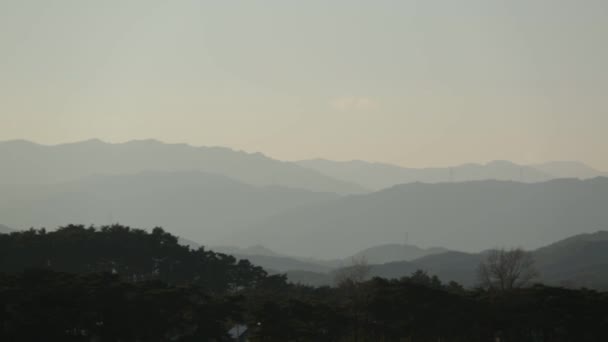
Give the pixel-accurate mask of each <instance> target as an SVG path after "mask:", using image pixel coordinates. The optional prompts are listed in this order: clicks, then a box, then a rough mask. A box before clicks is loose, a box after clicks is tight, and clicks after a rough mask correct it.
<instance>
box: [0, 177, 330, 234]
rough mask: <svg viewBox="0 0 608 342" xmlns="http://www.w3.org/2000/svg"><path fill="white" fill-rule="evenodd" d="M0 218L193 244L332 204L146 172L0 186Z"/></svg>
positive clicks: (321, 196) (318, 197) (306, 194)
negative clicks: (125, 229) (110, 227)
mask: <svg viewBox="0 0 608 342" xmlns="http://www.w3.org/2000/svg"><path fill="white" fill-rule="evenodd" d="M0 193H2V194H3V196H1V197H0V217H1V218H2V219H3V220H4V223H5V224H8V225H12V226H18V227H32V226H33V227H47V228H55V227H57V226H60V225H66V224H69V223H81V224H97V225H102V224H110V223H115V222H120V223H123V224H128V225H131V226H134V227H154V226H163V227H164V228H166V229H167V230H168V231H170V232H171V233H174V234H176V235H178V236H180V237H183V238H184V239H190V240H192V241H193V242H195V243H197V244H204V245H208V244H210V243H212V242H213V241H215V240H217V239H218V238H219V237H221V236H223V235H225V234H231V233H236V232H238V231H239V229H241V228H243V227H245V226H247V225H249V224H251V222H254V221H258V220H261V219H263V218H266V217H268V216H271V215H274V214H278V213H280V212H282V211H284V210H288V209H294V208H297V207H299V206H301V205H308V204H312V203H319V202H324V201H326V200H332V199H335V198H337V197H338V196H337V195H335V194H331V193H321V192H310V191H305V190H298V189H290V188H282V187H276V186H272V187H256V186H251V185H247V184H244V183H241V182H238V181H234V180H232V179H230V178H227V177H224V176H219V175H213V174H208V173H203V172H145V173H139V174H134V175H121V176H96V177H90V178H87V179H84V180H80V181H75V182H69V183H61V184H53V185H41V186H18V185H17V186H0Z"/></svg>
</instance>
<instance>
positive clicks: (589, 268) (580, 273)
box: [534, 231, 608, 289]
mask: <svg viewBox="0 0 608 342" xmlns="http://www.w3.org/2000/svg"><path fill="white" fill-rule="evenodd" d="M534 257H535V259H536V262H537V265H538V267H539V269H540V270H541V273H542V278H543V280H544V281H546V282H549V283H552V284H557V285H578V286H587V287H592V288H604V289H608V231H599V232H596V233H593V234H581V235H576V236H573V237H571V238H568V239H565V240H562V241H559V242H557V243H554V244H551V245H549V246H546V247H543V248H539V249H538V250H536V251H535V252H534Z"/></svg>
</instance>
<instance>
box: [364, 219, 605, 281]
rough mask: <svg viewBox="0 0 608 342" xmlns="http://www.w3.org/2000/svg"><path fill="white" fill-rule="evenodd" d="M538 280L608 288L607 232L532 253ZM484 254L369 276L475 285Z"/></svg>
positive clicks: (387, 267) (377, 269) (433, 258)
mask: <svg viewBox="0 0 608 342" xmlns="http://www.w3.org/2000/svg"><path fill="white" fill-rule="evenodd" d="M532 253H533V256H534V259H535V262H536V267H537V269H538V270H539V272H540V277H539V278H538V279H537V280H538V281H540V282H543V283H546V284H550V285H561V286H570V287H589V288H595V289H604V290H605V289H608V231H600V232H596V233H593V234H580V235H576V236H573V237H570V238H567V239H564V240H561V241H559V242H556V243H553V244H551V245H548V246H546V247H542V248H539V249H537V250H534V251H532ZM483 258H484V254H483V253H476V254H471V253H462V252H447V253H442V254H436V255H430V256H426V257H423V258H420V259H416V260H413V261H410V262H407V261H406V262H394V263H386V264H381V265H372V271H371V273H372V276H379V277H384V278H400V277H403V276H406V275H410V274H411V273H412V272H413V271H415V270H417V269H421V270H424V271H427V272H428V273H429V274H434V275H437V276H438V277H439V278H440V279H441V280H442V281H443V282H448V281H452V280H453V281H457V282H458V283H460V284H463V285H465V286H475V285H476V284H477V273H476V270H477V267H478V265H479V263H480V262H481V261H482V260H483Z"/></svg>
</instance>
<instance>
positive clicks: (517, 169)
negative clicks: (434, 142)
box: [297, 159, 608, 190]
mask: <svg viewBox="0 0 608 342" xmlns="http://www.w3.org/2000/svg"><path fill="white" fill-rule="evenodd" d="M297 163H298V164H299V165H301V166H304V167H307V168H309V169H311V170H315V171H318V172H320V173H323V174H325V175H327V176H329V177H332V178H336V179H341V180H344V181H348V182H353V183H357V184H361V185H362V186H364V187H366V188H369V189H373V190H381V189H384V188H388V187H391V186H393V185H397V184H407V183H416V182H420V183H442V182H467V181H475V180H510V181H515V182H523V183H534V182H543V181H548V180H551V179H556V178H580V179H587V178H594V177H598V176H608V174H607V173H604V172H600V171H597V170H595V169H593V168H591V167H589V166H587V165H585V164H583V163H580V162H549V163H544V164H538V165H518V164H515V163H512V162H509V161H493V162H490V163H487V164H464V165H459V166H454V167H445V168H424V169H415V168H404V167H400V166H396V165H391V164H383V163H370V162H365V161H358V160H355V161H344V162H338V161H331V160H325V159H311V160H303V161H299V162H297Z"/></svg>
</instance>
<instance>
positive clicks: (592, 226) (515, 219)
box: [233, 178, 608, 259]
mask: <svg viewBox="0 0 608 342" xmlns="http://www.w3.org/2000/svg"><path fill="white" fill-rule="evenodd" d="M581 222H584V223H585V226H581ZM607 222H608V178H595V179H590V180H576V179H559V180H552V181H548V182H543V183H533V184H522V183H515V182H509V181H475V182H465V183H439V184H420V183H414V184H406V185H399V186H395V187H392V188H389V189H386V190H382V191H379V192H375V193H370V194H363V195H356V196H348V197H342V198H338V199H335V200H333V201H327V202H324V203H316V204H311V205H308V206H305V207H300V208H297V209H294V210H291V211H289V212H283V213H281V214H278V215H275V216H272V217H270V218H268V219H265V220H264V221H262V222H259V223H257V224H254V225H253V226H252V227H251V228H249V229H248V230H247V231H246V232H243V233H242V234H240V235H239V236H237V237H234V239H233V241H239V245H244V244H246V245H250V244H264V245H265V246H266V247H268V248H270V249H272V250H275V251H277V252H278V253H285V252H289V253H290V254H291V255H297V256H302V257H310V256H315V257H317V258H326V259H336V258H340V257H343V256H344V255H352V254H353V253H356V252H357V251H360V250H362V249H363V248H365V247H366V246H370V245H381V244H383V243H385V242H386V241H391V240H392V241H401V240H403V237H404V234H406V233H409V236H410V240H411V241H414V242H415V243H416V244H419V245H423V246H443V247H446V248H448V249H451V250H463V251H478V250H481V249H485V248H487V247H488V246H497V245H504V244H506V245H522V246H523V247H526V248H536V247H538V246H542V245H546V244H547V243H550V242H551V240H554V239H555V238H565V237H567V236H572V235H575V234H580V233H584V232H587V231H588V230H597V229H604V228H606V227H607V225H608V223H607Z"/></svg>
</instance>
